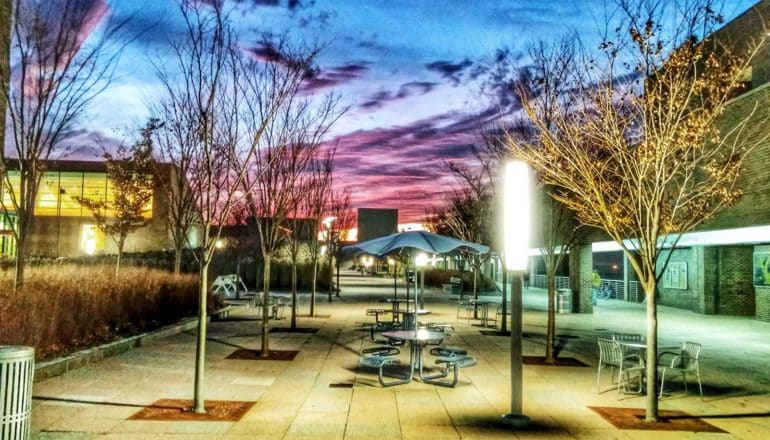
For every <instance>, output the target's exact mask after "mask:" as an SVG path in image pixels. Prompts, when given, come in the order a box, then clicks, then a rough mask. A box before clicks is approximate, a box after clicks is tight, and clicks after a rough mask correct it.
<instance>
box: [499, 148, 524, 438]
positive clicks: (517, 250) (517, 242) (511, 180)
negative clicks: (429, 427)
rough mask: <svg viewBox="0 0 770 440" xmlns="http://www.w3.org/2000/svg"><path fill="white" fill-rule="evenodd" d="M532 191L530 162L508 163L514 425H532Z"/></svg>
mask: <svg viewBox="0 0 770 440" xmlns="http://www.w3.org/2000/svg"><path fill="white" fill-rule="evenodd" d="M529 191H530V190H529V166H528V165H527V164H526V163H524V162H510V163H508V164H506V166H505V188H504V199H503V232H504V237H505V246H504V248H505V266H506V267H505V269H506V270H508V271H510V272H512V273H513V276H512V277H511V278H512V281H511V412H510V413H509V414H506V415H504V416H503V420H505V422H507V423H508V424H510V425H511V426H513V427H525V426H527V425H529V417H527V416H525V415H524V414H523V413H522V395H523V393H522V370H523V365H522V356H521V320H522V304H521V302H522V301H521V287H522V286H521V274H522V273H524V271H525V270H527V260H528V254H529V211H530V209H529ZM503 319H505V317H503Z"/></svg>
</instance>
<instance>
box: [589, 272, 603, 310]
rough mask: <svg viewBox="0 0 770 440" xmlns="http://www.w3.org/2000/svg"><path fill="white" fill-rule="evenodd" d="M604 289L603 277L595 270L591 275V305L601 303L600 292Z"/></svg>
mask: <svg viewBox="0 0 770 440" xmlns="http://www.w3.org/2000/svg"><path fill="white" fill-rule="evenodd" d="M601 288H602V277H601V276H600V275H599V271H598V270H596V269H594V272H593V273H592V274H591V303H593V305H597V304H598V303H599V291H600V290H601Z"/></svg>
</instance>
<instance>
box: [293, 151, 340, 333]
mask: <svg viewBox="0 0 770 440" xmlns="http://www.w3.org/2000/svg"><path fill="white" fill-rule="evenodd" d="M319 153H320V151H319ZM333 161H334V149H331V150H329V151H327V152H326V154H324V156H323V157H315V158H313V159H312V160H311V161H310V162H309V163H308V166H307V170H306V171H305V172H304V173H303V175H302V177H301V179H300V180H301V181H300V182H299V183H298V184H297V185H295V187H294V190H295V191H296V192H297V194H296V203H295V204H294V206H295V207H294V212H293V214H292V217H291V218H290V219H289V224H290V225H291V232H292V233H291V235H290V237H289V257H290V259H291V264H292V273H291V296H292V307H291V328H296V326H297V266H298V264H299V257H300V245H301V244H302V242H303V241H304V240H306V239H307V238H309V242H308V243H307V244H308V246H307V250H308V254H309V257H310V258H309V260H310V263H311V265H312V267H313V273H312V280H311V297H310V316H313V312H314V311H315V310H314V309H315V293H316V292H315V287H316V276H317V266H316V264H317V262H318V261H317V260H318V225H319V223H320V217H321V215H322V214H323V208H324V204H325V201H326V197H327V196H328V184H329V181H330V178H331V170H332V167H333Z"/></svg>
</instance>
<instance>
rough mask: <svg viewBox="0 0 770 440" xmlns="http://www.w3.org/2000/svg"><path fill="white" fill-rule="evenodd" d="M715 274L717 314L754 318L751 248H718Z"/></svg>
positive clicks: (752, 250)
mask: <svg viewBox="0 0 770 440" xmlns="http://www.w3.org/2000/svg"><path fill="white" fill-rule="evenodd" d="M718 252H719V258H718V266H717V273H718V274H719V292H718V300H717V313H718V314H720V315H743V316H754V314H755V296H754V286H753V282H752V281H753V280H752V275H753V269H752V256H753V253H754V247H753V246H720V247H719V248H718Z"/></svg>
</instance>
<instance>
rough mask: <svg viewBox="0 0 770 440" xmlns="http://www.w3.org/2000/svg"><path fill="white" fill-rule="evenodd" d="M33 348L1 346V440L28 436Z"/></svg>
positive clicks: (33, 358)
mask: <svg viewBox="0 0 770 440" xmlns="http://www.w3.org/2000/svg"><path fill="white" fill-rule="evenodd" d="M34 373H35V349H34V348H32V347H22V346H17V347H14V346H7V345H0V440H24V439H26V438H27V437H28V436H29V422H30V413H31V411H32V377H33V376H34Z"/></svg>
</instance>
